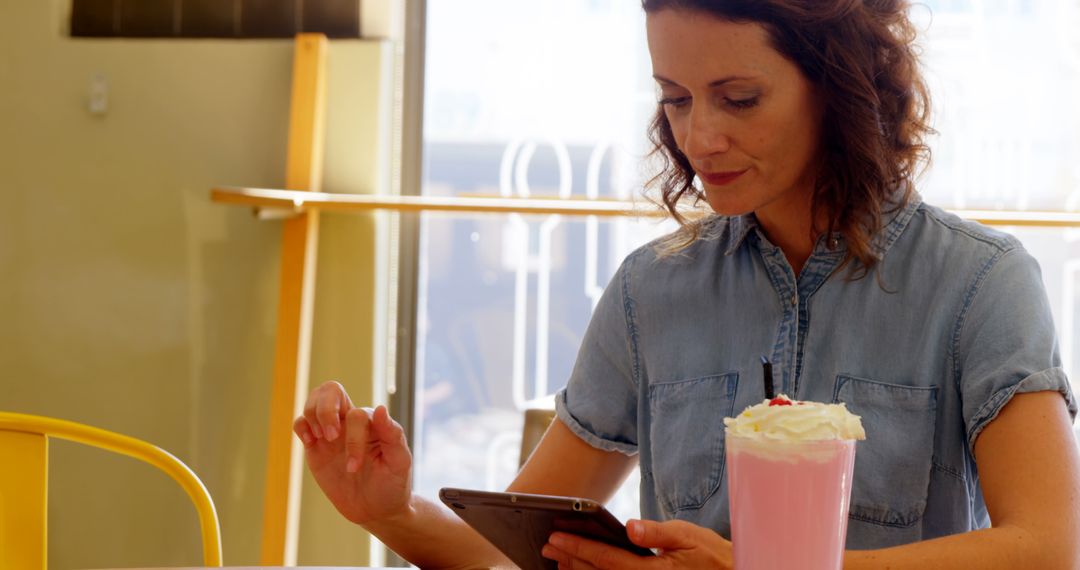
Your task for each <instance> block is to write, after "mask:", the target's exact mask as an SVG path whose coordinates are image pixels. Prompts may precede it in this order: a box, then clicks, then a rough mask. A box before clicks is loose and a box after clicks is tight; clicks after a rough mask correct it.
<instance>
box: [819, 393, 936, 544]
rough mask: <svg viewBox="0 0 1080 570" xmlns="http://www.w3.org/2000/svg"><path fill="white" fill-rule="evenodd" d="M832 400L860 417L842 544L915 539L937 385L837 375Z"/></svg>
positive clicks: (927, 480) (926, 481) (923, 501)
mask: <svg viewBox="0 0 1080 570" xmlns="http://www.w3.org/2000/svg"><path fill="white" fill-rule="evenodd" d="M833 400H834V401H835V402H843V403H845V404H846V405H847V408H848V410H850V411H851V412H852V413H854V414H856V415H858V416H860V417H861V418H862V425H863V428H864V429H865V430H866V440H865V441H861V442H859V444H858V447H857V449H856V451H855V475H854V481H853V485H852V489H851V514H850V520H851V523H852V525H850V526H849V533H848V541H849V543H848V546H849V547H852V548H881V547H885V546H893V545H897V544H907V543H909V542H915V541H917V540H920V539H921V535H922V530H921V528H922V525H920V524H918V523H919V522H920V521H921V520H922V516H923V512H924V511H925V510H926V496H927V492H928V488H929V485H930V471H931V469H932V461H933V454H934V424H935V420H936V417H937V414H936V409H937V388H936V387H928V388H924V387H916V386H900V385H897V384H886V383H883V382H874V381H872V380H863V379H860V378H853V377H851V376H843V375H841V376H837V378H836V392H835V396H834V398H833Z"/></svg>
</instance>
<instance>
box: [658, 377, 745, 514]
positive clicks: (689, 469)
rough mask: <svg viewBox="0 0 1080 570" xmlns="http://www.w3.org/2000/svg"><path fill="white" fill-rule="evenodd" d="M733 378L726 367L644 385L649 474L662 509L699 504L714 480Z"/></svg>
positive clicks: (713, 487)
mask: <svg viewBox="0 0 1080 570" xmlns="http://www.w3.org/2000/svg"><path fill="white" fill-rule="evenodd" d="M738 383H739V374H738V373H737V372H730V373H727V374H719V375H714V376H705V377H703V378H694V379H692V380H679V381H675V382H665V383H660V384H652V385H650V386H649V414H650V423H649V437H650V440H651V442H652V444H651V446H650V448H651V450H652V471H653V478H654V479H655V482H656V494H657V498H658V499H659V500H660V502H661V504H662V505H663V506H664V508H665V509H666V510H667V511H668V513H670V514H674V513H675V512H677V511H679V510H683V509H696V508H699V507H701V506H702V505H704V504H705V502H706V501H707V500H708V499H709V497H710V496H711V495H712V494H713V493H714V492H716V489H717V487H719V486H720V480H721V479H722V477H723V474H724V418H725V417H729V416H731V414H732V408H733V407H734V405H735V388H736V387H737V385H738Z"/></svg>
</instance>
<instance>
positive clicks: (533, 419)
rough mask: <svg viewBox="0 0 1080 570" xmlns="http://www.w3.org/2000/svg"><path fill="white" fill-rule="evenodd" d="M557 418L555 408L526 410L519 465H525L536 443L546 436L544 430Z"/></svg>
mask: <svg viewBox="0 0 1080 570" xmlns="http://www.w3.org/2000/svg"><path fill="white" fill-rule="evenodd" d="M554 420H555V410H554V409H546V408H529V409H527V410H525V425H524V426H523V427H522V429H521V454H520V455H519V456H518V467H519V468H520V467H522V466H524V465H525V460H526V459H528V458H529V456H530V455H532V452H533V450H534V449H536V444H538V443H540V439H541V438H543V437H544V432H546V431H547V429H548V426H550V425H551V422H552V421H554Z"/></svg>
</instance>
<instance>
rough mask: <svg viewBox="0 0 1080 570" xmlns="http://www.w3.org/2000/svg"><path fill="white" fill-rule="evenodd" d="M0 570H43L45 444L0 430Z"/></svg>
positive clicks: (28, 435) (40, 439)
mask: <svg viewBox="0 0 1080 570" xmlns="http://www.w3.org/2000/svg"><path fill="white" fill-rule="evenodd" d="M0 450H2V455H3V458H4V462H3V466H2V467H0V568H25V569H27V570H45V568H46V567H47V564H46V561H47V556H46V554H47V552H46V546H45V538H46V535H47V532H48V525H47V521H48V516H47V515H48V508H47V505H48V489H49V478H48V477H49V475H48V473H49V440H48V439H47V438H46V437H45V436H44V435H41V434H37V433H23V432H18V431H8V430H0Z"/></svg>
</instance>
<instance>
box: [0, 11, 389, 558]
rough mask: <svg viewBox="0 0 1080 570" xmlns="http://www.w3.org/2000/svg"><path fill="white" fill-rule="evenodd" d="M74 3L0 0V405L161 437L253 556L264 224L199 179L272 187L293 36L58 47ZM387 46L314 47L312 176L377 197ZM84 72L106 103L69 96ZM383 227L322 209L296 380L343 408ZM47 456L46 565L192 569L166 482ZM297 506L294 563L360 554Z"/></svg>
mask: <svg viewBox="0 0 1080 570" xmlns="http://www.w3.org/2000/svg"><path fill="white" fill-rule="evenodd" d="M69 1H70V0H49V1H45V0H3V1H0V29H2V31H3V33H2V34H0V276H2V277H0V316H2V319H3V326H0V409H5V410H13V411H20V412H28V413H40V414H46V415H52V416H57V417H62V418H67V419H72V420H76V421H82V422H87V423H91V424H94V425H97V426H100V427H104V428H107V429H111V430H115V431H119V432H122V433H126V434H129V435H133V436H136V437H140V438H143V439H146V440H148V441H150V442H153V443H155V444H158V445H160V446H162V447H164V448H166V449H168V450H170V451H172V452H173V453H174V454H176V455H177V456H178V457H180V458H181V459H183V460H184V461H186V462H187V463H188V464H189V465H190V466H191V467H192V468H193V469H194V470H195V471H196V472H197V473H198V474H199V475H200V476H201V477H202V479H203V480H204V482H205V483H206V485H207V487H208V488H209V490H210V492H211V493H212V495H213V496H214V499H215V502H216V503H217V506H218V511H219V514H220V517H221V521H222V525H223V545H224V550H225V562H226V563H227V564H233V565H237V564H255V563H257V562H258V544H259V521H260V517H261V508H262V479H263V471H262V470H263V466H264V463H265V441H264V438H265V434H266V422H267V409H268V405H269V394H268V389H267V388H268V385H269V380H270V371H271V360H272V356H273V354H272V351H273V334H274V323H275V315H274V309H275V304H276V298H277V288H278V284H277V277H278V251H279V245H280V227H279V224H278V223H276V222H262V221H258V220H255V219H254V218H253V217H252V216H251V212H250V211H249V210H247V209H245V208H238V207H232V206H223V205H217V204H212V203H210V202H209V200H208V190H209V188H210V187H211V186H213V185H220V184H232V185H248V186H263V187H279V186H280V185H281V184H282V183H283V178H284V163H285V145H286V138H287V132H286V128H287V113H288V104H289V101H288V96H289V95H288V94H289V82H290V71H291V58H292V46H291V43H290V42H289V41H242V42H230V41H217V40H206V41H195V40H188V41H160V40H154V41H142V40H140V41H132V40H72V39H69V38H67V37H65V33H64V25H65V19H66V15H67V10H68V4H69ZM389 51H390V50H389V49H388V46H387V45H386V44H383V43H378V42H358V41H353V42H332V43H331V51H330V71H331V76H330V92H331V101H330V109H329V111H328V125H329V127H328V130H329V133H328V147H327V171H326V177H325V178H326V187H325V189H326V190H329V191H354V192H374V191H379V192H385V191H386V186H387V183H386V178H387V176H386V168H385V165H386V164H387V163H388V159H387V155H386V153H387V145H386V142H387V135H386V133H387V129H386V122H387V121H388V120H389V105H388V97H387V93H388V83H387V82H388V77H387V75H388V71H387V70H389V68H390V66H389V65H388V62H387V57H388V54H389ZM95 73H102V74H104V75H105V77H106V78H107V80H108V84H109V88H110V91H109V111H108V113H107V114H106V115H104V116H95V115H91V114H90V113H89V112H88V111H87V110H86V102H85V99H86V96H87V92H88V90H89V85H90V80H91V77H92V76H93V75H94V74H95ZM382 236H383V230H382V226H380V225H379V224H377V223H376V220H374V219H373V218H371V217H363V216H348V217H344V216H326V217H325V218H324V232H323V241H322V244H321V248H320V254H319V256H320V273H319V278H320V286H319V300H318V302H317V305H316V319H317V321H316V330H315V343H316V348H315V352H314V355H313V371H312V381H313V382H315V381H318V380H320V379H324V378H329V377H337V378H341V379H342V380H343V381H344V382H345V383H346V384H347V385H348V386H349V387H350V389H351V390H353V391H354V392H355V393H356V394H360V395H362V396H361V398H360V399H369V398H371V396H372V380H371V379H372V376H373V366H372V364H371V363H372V362H373V358H372V355H373V346H375V345H376V342H377V339H376V335H375V334H374V333H373V330H374V329H373V326H372V323H373V322H375V320H376V318H377V317H378V314H377V313H378V308H379V307H381V306H382V302H381V300H380V299H381V298H382V295H383V293H382V292H381V291H377V287H376V280H375V279H374V277H373V276H374V275H376V274H377V272H378V271H379V270H380V268H379V267H378V266H377V263H376V260H378V259H380V255H383V254H384V253H385V252H381V251H379V247H378V246H377V244H379V243H382V242H381V240H382V239H383V237H382ZM377 254H378V255H377ZM50 460H51V479H50V507H49V517H50V520H49V533H50V537H49V539H50V548H49V557H50V562H51V564H50V567H51V568H60V569H62V568H75V567H101V566H138V565H149V566H167V565H186V564H196V563H198V562H199V560H200V558H199V539H198V534H197V522H196V519H195V516H194V512H193V510H192V508H191V506H190V504H189V503H188V502H187V499H186V498H185V497H184V495H183V493H182V492H181V491H180V490H179V489H178V488H175V487H174V485H173V484H172V483H171V482H170V481H169V480H168V479H167V478H166V477H164V476H163V475H160V474H158V473H157V472H155V471H154V470H153V469H152V468H149V467H144V466H142V465H141V464H138V463H136V462H134V461H131V460H129V459H126V458H120V457H114V456H110V455H108V454H106V453H103V452H98V451H95V450H90V449H86V448H82V447H80V446H77V445H74V444H65V443H63V442H60V443H56V444H54V446H53V448H52V452H51V457H50ZM2 462H3V458H2V457H0V464H2ZM0 468H8V466H7V465H0ZM307 486H308V487H310V481H308V485H307ZM305 498H306V499H308V500H307V501H306V506H305V510H304V513H303V517H302V525H303V526H302V533H301V535H302V537H301V538H302V544H301V551H300V552H301V559H300V562H301V563H306V564H342V565H344V564H363V563H364V562H366V560H367V558H366V556H367V539H366V537H365V536H364V535H363V534H362V533H361V532H359V531H358V530H357V529H355V528H354V527H351V526H349V525H348V524H347V523H345V522H344V521H342V520H341V519H340V518H339V517H337V515H336V514H335V513H333V512H332V510H331V509H330V508H329V507H328V506H326V505H325V501H324V500H322V499H321V496H319V495H318V492H317V490H313V489H310V488H306V489H305Z"/></svg>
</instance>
